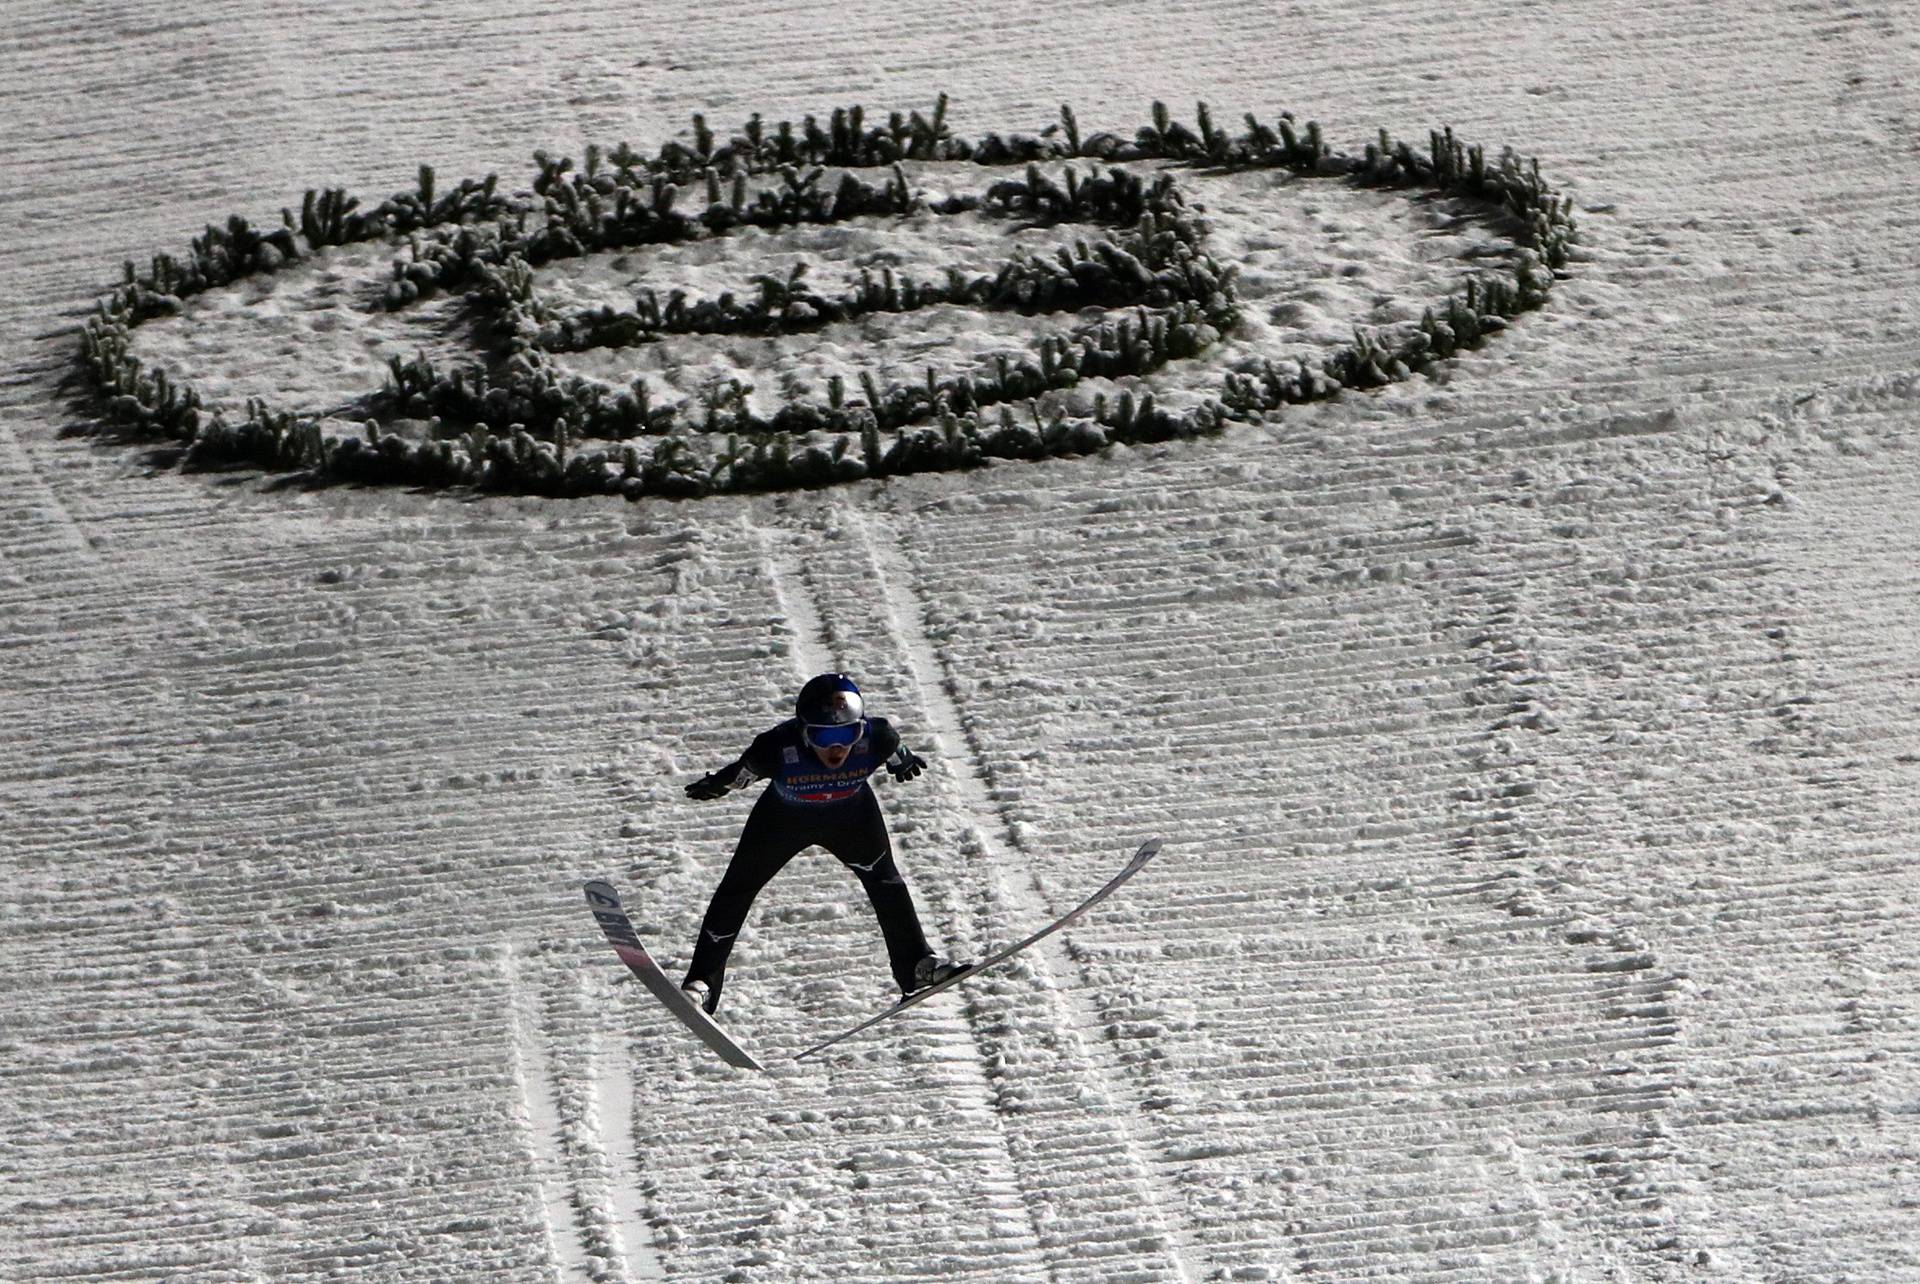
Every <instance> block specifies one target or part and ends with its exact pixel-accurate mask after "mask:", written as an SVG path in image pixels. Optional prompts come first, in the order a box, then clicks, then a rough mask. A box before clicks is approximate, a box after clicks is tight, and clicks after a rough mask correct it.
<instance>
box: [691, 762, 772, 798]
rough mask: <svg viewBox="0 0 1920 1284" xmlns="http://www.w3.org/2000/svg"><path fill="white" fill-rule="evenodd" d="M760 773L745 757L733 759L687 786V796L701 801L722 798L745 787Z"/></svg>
mask: <svg viewBox="0 0 1920 1284" xmlns="http://www.w3.org/2000/svg"><path fill="white" fill-rule="evenodd" d="M759 779H760V775H759V773H757V772H756V771H754V769H753V768H752V767H751V766H749V765H748V764H747V759H746V758H745V757H740V758H736V759H734V760H733V761H732V762H730V763H728V764H727V765H726V766H724V767H722V768H720V770H718V771H710V772H708V773H707V774H706V775H704V776H702V777H700V779H698V780H696V781H694V782H693V783H692V784H690V785H688V786H687V797H689V798H694V799H698V800H699V801H701V802H706V801H709V800H710V799H714V798H724V797H725V796H726V795H728V794H730V793H732V792H733V791H734V790H736V789H745V788H746V787H747V786H748V785H750V784H752V783H753V782H754V781H756V780H759Z"/></svg>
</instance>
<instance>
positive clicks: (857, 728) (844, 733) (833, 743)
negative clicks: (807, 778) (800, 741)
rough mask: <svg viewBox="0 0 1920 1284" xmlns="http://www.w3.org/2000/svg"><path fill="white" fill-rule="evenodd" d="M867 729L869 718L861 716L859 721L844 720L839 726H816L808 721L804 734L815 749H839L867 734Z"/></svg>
mask: <svg viewBox="0 0 1920 1284" xmlns="http://www.w3.org/2000/svg"><path fill="white" fill-rule="evenodd" d="M866 731H867V720H866V719H865V718H861V719H860V720H859V721H857V722H843V723H841V724H840V725H839V726H837V727H816V726H814V725H813V724H812V723H808V724H807V726H806V730H805V731H804V732H803V733H802V734H803V735H804V737H805V738H806V742H807V743H808V744H809V745H811V746H812V747H813V748H815V749H829V748H834V749H838V748H845V747H846V746H848V745H851V744H852V743H853V742H854V741H856V740H858V739H859V738H860V737H861V736H863V735H865V734H866Z"/></svg>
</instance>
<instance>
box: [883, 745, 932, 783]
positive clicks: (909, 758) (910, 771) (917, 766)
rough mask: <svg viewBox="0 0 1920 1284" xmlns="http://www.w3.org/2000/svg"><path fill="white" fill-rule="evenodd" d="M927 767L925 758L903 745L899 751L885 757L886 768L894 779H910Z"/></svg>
mask: <svg viewBox="0 0 1920 1284" xmlns="http://www.w3.org/2000/svg"><path fill="white" fill-rule="evenodd" d="M926 769H927V760H926V759H925V758H922V757H921V756H920V755H919V754H917V753H915V752H914V751H913V750H911V749H909V748H907V747H906V746H905V745H901V746H900V751H899V752H898V753H896V754H894V756H893V757H891V758H889V759H887V770H888V771H890V772H892V773H893V778H894V779H895V780H912V779H913V778H914V777H915V776H917V775H919V774H920V773H921V772H923V771H925V770H926Z"/></svg>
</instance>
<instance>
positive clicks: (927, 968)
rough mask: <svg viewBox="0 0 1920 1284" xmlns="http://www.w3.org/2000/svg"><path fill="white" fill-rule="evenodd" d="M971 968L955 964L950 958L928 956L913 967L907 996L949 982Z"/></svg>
mask: <svg viewBox="0 0 1920 1284" xmlns="http://www.w3.org/2000/svg"><path fill="white" fill-rule="evenodd" d="M972 967H973V964H971V963H956V962H954V961H953V960H952V959H950V958H943V957H941V956H940V955H938V954H929V955H927V956H926V957H925V958H923V959H921V960H920V961H919V962H918V963H915V964H914V965H913V988H912V989H911V990H908V991H907V993H908V994H916V993H918V992H919V991H921V990H924V989H926V988H927V987H928V986H930V985H938V984H940V982H942V981H946V980H950V979H952V978H953V977H956V976H958V975H960V974H961V973H962V972H965V971H968V970H970V969H971V968H972Z"/></svg>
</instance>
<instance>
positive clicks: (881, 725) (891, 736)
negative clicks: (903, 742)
mask: <svg viewBox="0 0 1920 1284" xmlns="http://www.w3.org/2000/svg"><path fill="white" fill-rule="evenodd" d="M867 743H868V744H869V745H871V746H872V747H873V756H874V757H876V758H878V759H879V760H880V761H882V762H885V761H886V760H887V759H889V758H891V757H893V752H894V750H896V749H898V748H899V747H900V733H899V732H898V731H895V730H894V729H893V724H892V723H891V722H888V721H887V720H886V719H885V718H869V719H868V720H867Z"/></svg>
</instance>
